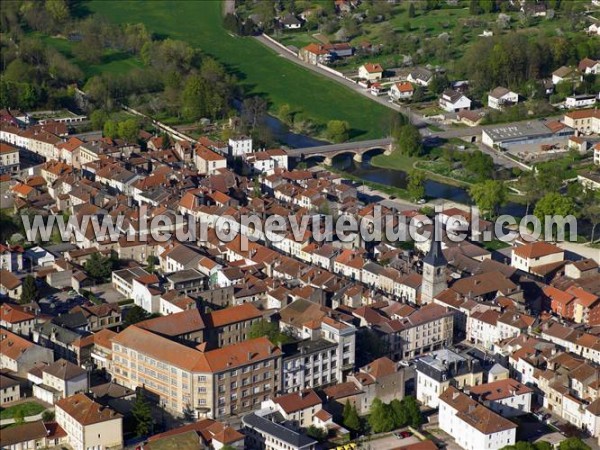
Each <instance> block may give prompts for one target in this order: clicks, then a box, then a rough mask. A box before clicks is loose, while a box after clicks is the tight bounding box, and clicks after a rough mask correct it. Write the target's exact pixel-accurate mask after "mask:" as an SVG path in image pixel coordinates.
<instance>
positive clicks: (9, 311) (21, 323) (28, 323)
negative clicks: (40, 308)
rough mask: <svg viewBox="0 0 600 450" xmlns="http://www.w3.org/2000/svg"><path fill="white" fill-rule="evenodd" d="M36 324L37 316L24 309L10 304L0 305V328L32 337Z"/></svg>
mask: <svg viewBox="0 0 600 450" xmlns="http://www.w3.org/2000/svg"><path fill="white" fill-rule="evenodd" d="M36 323H37V317H36V315H35V314H33V313H31V312H29V311H27V310H26V309H25V308H24V307H22V306H19V305H13V304H10V303H3V304H2V305H0V326H2V327H4V328H6V329H7V330H9V331H11V332H13V333H15V334H18V335H21V336H23V337H30V336H31V332H32V331H33V327H34V325H35V324H36Z"/></svg>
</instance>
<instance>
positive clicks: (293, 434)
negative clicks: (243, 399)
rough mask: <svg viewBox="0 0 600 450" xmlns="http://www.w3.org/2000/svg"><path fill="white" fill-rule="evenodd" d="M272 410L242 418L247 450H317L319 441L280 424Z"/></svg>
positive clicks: (266, 409) (261, 410)
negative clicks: (252, 449)
mask: <svg viewBox="0 0 600 450" xmlns="http://www.w3.org/2000/svg"><path fill="white" fill-rule="evenodd" d="M275 416H276V414H275V413H273V412H272V411H271V409H270V408H265V409H260V410H258V411H254V412H252V413H250V414H247V415H245V416H243V417H242V425H243V426H244V429H243V432H244V434H245V435H246V443H245V446H246V447H245V448H257V449H258V448H260V449H264V450H315V449H316V448H317V444H318V443H317V441H316V440H314V439H312V438H310V437H308V436H307V435H305V434H303V433H300V432H298V431H294V430H292V429H291V428H289V427H287V426H285V424H283V423H279V422H278V421H277V420H276V418H275Z"/></svg>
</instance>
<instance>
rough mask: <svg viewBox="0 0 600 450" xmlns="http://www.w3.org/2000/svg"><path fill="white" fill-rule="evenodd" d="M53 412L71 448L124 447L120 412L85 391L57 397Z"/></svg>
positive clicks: (82, 449)
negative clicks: (96, 400) (84, 392)
mask: <svg viewBox="0 0 600 450" xmlns="http://www.w3.org/2000/svg"><path fill="white" fill-rule="evenodd" d="M55 416H56V422H57V423H58V425H60V427H61V428H62V429H63V430H65V432H66V433H67V436H68V438H67V441H68V443H69V444H70V445H71V447H73V449H74V450H87V449H90V448H99V449H106V450H109V449H118V448H122V447H123V416H121V415H120V414H118V413H116V412H115V411H114V410H112V409H111V408H109V407H106V406H103V405H101V404H99V403H96V402H95V401H94V400H92V399H91V398H90V397H88V396H87V395H85V394H75V395H72V396H70V397H67V398H63V399H61V400H59V401H57V402H56V404H55Z"/></svg>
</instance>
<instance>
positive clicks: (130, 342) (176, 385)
mask: <svg viewBox="0 0 600 450" xmlns="http://www.w3.org/2000/svg"><path fill="white" fill-rule="evenodd" d="M112 342H113V362H112V368H111V370H110V372H111V374H112V376H113V378H114V380H115V381H116V382H118V383H120V384H122V385H123V386H126V387H129V388H131V389H134V388H135V387H137V386H144V387H145V389H147V390H149V391H151V392H153V393H154V394H156V395H157V396H158V397H159V399H160V404H161V405H162V406H163V407H164V408H166V409H167V410H169V411H171V412H174V413H177V414H182V413H184V412H187V411H190V410H192V411H194V412H195V414H196V416H197V417H208V418H219V417H225V416H228V415H231V414H238V413H241V412H245V411H250V410H252V409H254V408H256V407H257V405H260V403H261V402H262V401H264V400H267V399H268V398H270V397H272V396H273V394H274V393H275V392H278V391H279V390H280V388H281V373H280V372H281V350H279V348H277V347H276V346H274V345H273V344H272V343H271V342H269V340H268V339H267V338H265V337H261V338H257V339H251V340H247V341H245V342H240V343H237V344H235V345H230V346H226V347H223V348H220V349H216V350H211V351H202V349H203V348H204V345H203V344H200V345H198V346H197V347H196V348H191V347H187V346H185V345H182V344H180V343H178V342H174V341H171V340H169V339H167V338H164V337H162V336H159V335H158V334H154V333H152V332H150V331H148V330H144V329H142V328H140V327H137V326H130V327H128V328H126V329H125V330H124V331H122V332H121V333H119V334H118V335H117V336H116V337H115V338H114V339H113V341H112Z"/></svg>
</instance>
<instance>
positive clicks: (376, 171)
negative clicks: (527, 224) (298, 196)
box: [266, 116, 525, 217]
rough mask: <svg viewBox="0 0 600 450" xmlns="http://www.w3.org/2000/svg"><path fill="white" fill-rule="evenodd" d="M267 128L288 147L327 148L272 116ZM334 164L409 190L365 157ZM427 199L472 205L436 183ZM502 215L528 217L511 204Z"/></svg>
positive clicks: (399, 177) (400, 177)
mask: <svg viewBox="0 0 600 450" xmlns="http://www.w3.org/2000/svg"><path fill="white" fill-rule="evenodd" d="M266 124H267V126H268V127H269V129H270V130H271V132H272V133H273V136H274V138H275V139H276V140H277V141H279V142H281V143H282V144H284V145H286V146H288V147H292V148H301V147H315V146H318V145H324V144H327V142H325V141H320V140H318V139H315V138H313V137H310V136H305V135H302V134H297V133H293V132H291V131H290V130H289V128H288V127H287V126H286V125H284V124H283V123H282V122H281V121H280V120H279V119H277V118H276V117H273V116H267V119H266ZM333 164H334V167H335V168H336V169H338V170H341V171H344V172H347V173H349V174H352V175H354V176H356V177H359V178H362V179H363V180H365V181H371V182H374V183H379V184H385V185H387V186H395V187H399V188H406V183H407V179H406V172H404V171H401V170H394V169H385V168H381V167H375V166H373V165H371V160H370V158H369V157H366V156H365V158H364V160H363V162H362V163H357V162H355V161H354V160H353V159H352V158H351V157H350V156H349V155H342V156H340V157H337V158H335V159H334V161H333ZM425 195H426V196H427V197H428V198H443V199H446V200H449V201H452V202H456V203H463V204H471V203H472V201H471V198H470V196H469V194H468V192H467V191H466V190H465V189H464V188H460V187H456V186H451V185H449V184H445V183H440V182H438V181H434V180H427V181H426V182H425ZM500 212H501V214H510V215H512V216H515V217H522V216H524V215H525V206H524V205H521V204H518V203H513V202H510V203H507V204H506V205H505V206H504V207H502V208H501V210H500Z"/></svg>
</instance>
